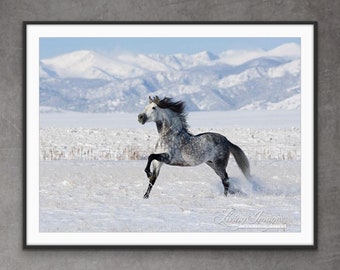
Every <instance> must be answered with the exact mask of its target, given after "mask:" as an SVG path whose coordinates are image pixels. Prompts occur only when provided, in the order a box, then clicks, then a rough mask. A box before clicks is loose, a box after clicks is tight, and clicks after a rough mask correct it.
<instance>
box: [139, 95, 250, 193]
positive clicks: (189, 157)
mask: <svg viewBox="0 0 340 270" xmlns="http://www.w3.org/2000/svg"><path fill="white" fill-rule="evenodd" d="M184 109H185V103H184V102H182V101H178V102H174V101H173V100H172V99H171V98H168V97H165V98H164V99H162V100H160V99H159V98H158V97H157V96H156V97H155V98H153V99H152V98H150V97H149V105H147V106H146V107H145V110H144V112H143V113H140V114H139V115H138V121H139V122H140V123H141V124H143V125H144V124H145V123H146V122H155V123H156V126H157V130H158V133H159V138H158V141H157V144H156V147H155V151H154V153H153V154H151V155H150V156H149V157H148V162H147V165H146V168H145V172H146V175H147V177H148V178H149V186H148V189H147V191H146V193H145V195H144V198H148V197H149V195H150V191H151V189H152V187H153V185H154V184H155V181H156V179H157V177H158V175H159V171H160V168H161V166H162V164H163V163H165V164H168V165H174V166H195V165H199V164H202V163H206V164H207V165H208V166H210V167H211V168H212V169H213V170H214V171H215V173H216V174H217V175H218V176H219V177H220V178H221V180H222V184H223V186H224V194H225V195H226V196H227V195H228V190H229V177H228V174H227V172H226V167H227V165H228V160H229V156H230V153H232V154H233V156H234V158H235V160H236V163H237V165H238V166H239V168H240V169H241V171H242V172H243V174H244V175H245V177H246V178H247V179H250V177H251V176H250V169H249V161H248V159H247V157H246V155H245V154H244V153H243V151H242V150H241V148H239V147H238V146H237V145H234V144H232V143H231V142H230V141H228V140H227V138H226V137H224V136H223V135H221V134H218V133H212V132H207V133H202V134H198V135H193V134H191V133H190V132H189V131H188V124H187V122H186V113H185V110H184ZM151 163H152V165H153V170H152V172H151V171H150V166H151Z"/></svg>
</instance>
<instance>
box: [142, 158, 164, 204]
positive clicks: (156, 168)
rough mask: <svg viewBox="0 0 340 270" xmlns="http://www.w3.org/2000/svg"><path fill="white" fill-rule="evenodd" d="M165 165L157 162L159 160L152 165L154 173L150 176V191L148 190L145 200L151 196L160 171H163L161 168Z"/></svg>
mask: <svg viewBox="0 0 340 270" xmlns="http://www.w3.org/2000/svg"><path fill="white" fill-rule="evenodd" d="M162 164H163V163H161V162H159V161H157V160H154V161H153V163H152V165H153V171H152V173H151V175H150V176H149V186H148V189H147V190H146V192H145V194H144V199H147V198H149V195H150V192H151V189H152V187H153V185H154V184H155V182H156V179H157V177H158V175H159V171H160V169H161V166H162Z"/></svg>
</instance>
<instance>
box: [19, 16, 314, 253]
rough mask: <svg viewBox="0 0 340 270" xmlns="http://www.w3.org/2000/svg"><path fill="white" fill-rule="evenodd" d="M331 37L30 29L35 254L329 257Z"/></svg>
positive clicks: (285, 32) (201, 29)
mask: <svg viewBox="0 0 340 270" xmlns="http://www.w3.org/2000/svg"><path fill="white" fill-rule="evenodd" d="M316 31H317V23H316V22H205V23H202V22H181V23H174V22H162V23H157V22H155V23H153V22H147V23H146V22H142V23H138V22H120V23H118V22H100V23H99V22H24V83H23V85H24V95H25V104H24V106H25V111H26V116H25V117H26V120H25V147H24V151H25V153H24V157H25V164H24V166H25V176H24V247H25V248H37V247H70V246H71V247H93V246H96V247H120V246H142V247H148V246H180V247H196V246H214V247H285V248H287V247H289V248H291V247H300V248H315V247H316V246H317V245H316V165H317V164H316V149H317V148H316V130H317V127H316V109H317V107H316V66H317V63H316V60H317V58H316V52H317V48H316V45H317V42H316Z"/></svg>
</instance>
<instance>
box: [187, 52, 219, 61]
mask: <svg viewBox="0 0 340 270" xmlns="http://www.w3.org/2000/svg"><path fill="white" fill-rule="evenodd" d="M192 56H193V57H194V58H196V59H199V60H203V61H214V60H217V59H219V57H218V56H217V55H215V54H213V53H212V52H209V51H203V52H199V53H196V54H194V55H192Z"/></svg>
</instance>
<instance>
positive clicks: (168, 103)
mask: <svg viewBox="0 0 340 270" xmlns="http://www.w3.org/2000/svg"><path fill="white" fill-rule="evenodd" d="M150 100H151V101H152V102H154V103H155V104H156V105H157V106H158V107H160V108H162V109H170V110H171V111H173V112H174V113H175V114H176V115H177V116H178V117H179V119H180V121H181V122H182V125H183V128H184V129H185V130H186V131H187V132H189V130H188V129H189V125H188V123H187V118H186V117H187V113H186V111H185V102H184V101H173V99H172V98H169V97H164V98H163V99H159V97H158V96H156V97H154V98H153V99H152V98H150Z"/></svg>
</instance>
